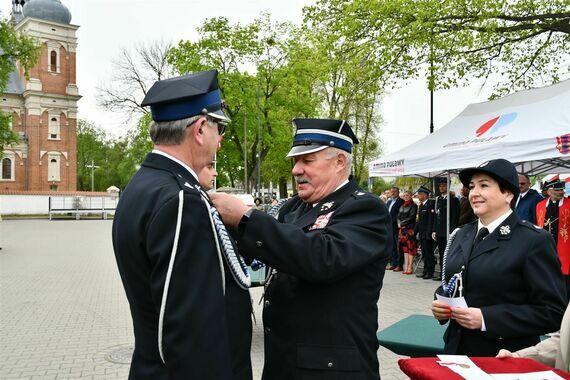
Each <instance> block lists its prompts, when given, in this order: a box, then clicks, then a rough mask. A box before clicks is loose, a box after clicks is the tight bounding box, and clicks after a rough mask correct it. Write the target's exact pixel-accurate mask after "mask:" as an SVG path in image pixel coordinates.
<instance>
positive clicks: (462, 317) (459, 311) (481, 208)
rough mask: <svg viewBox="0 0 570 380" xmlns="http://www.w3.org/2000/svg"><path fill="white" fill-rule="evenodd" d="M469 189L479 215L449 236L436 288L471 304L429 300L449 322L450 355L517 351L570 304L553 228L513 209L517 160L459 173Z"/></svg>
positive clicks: (552, 327)
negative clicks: (530, 220) (543, 226)
mask: <svg viewBox="0 0 570 380" xmlns="http://www.w3.org/2000/svg"><path fill="white" fill-rule="evenodd" d="M459 178H460V180H461V182H462V183H463V184H464V185H465V186H468V187H469V189H470V193H469V202H470V203H471V206H472V207H473V211H474V213H475V215H477V217H478V218H479V219H478V220H476V221H474V222H472V223H469V224H466V225H465V226H463V227H462V228H460V229H459V230H457V231H456V232H454V233H453V234H452V236H451V237H450V243H448V249H447V250H446V255H445V258H444V264H443V265H444V270H443V276H442V277H443V279H442V286H441V287H440V288H438V290H437V291H436V293H438V294H441V295H445V296H448V297H453V296H463V297H464V298H465V301H466V303H467V306H468V307H467V308H457V307H453V308H450V307H448V306H447V305H446V304H445V303H443V302H441V301H433V302H432V313H433V315H434V317H435V318H436V319H437V320H438V321H440V323H442V324H443V323H447V322H448V321H449V326H448V328H447V330H446V332H445V334H444V341H445V349H444V351H445V353H447V354H460V355H469V356H495V355H497V353H498V352H499V350H500V349H501V348H505V349H508V350H509V351H517V350H520V349H522V348H524V347H528V346H532V345H534V344H536V343H538V342H539V336H540V335H541V334H545V333H548V332H552V331H556V330H557V329H558V328H559V327H560V322H561V320H562V316H563V314H564V309H565V307H566V302H565V296H566V294H565V288H564V283H563V280H562V272H561V271H560V264H559V262H558V259H557V254H556V248H555V246H554V241H553V239H552V237H551V236H549V234H548V233H546V232H545V231H544V230H542V229H538V228H536V227H535V226H533V225H532V224H530V223H528V222H524V221H521V220H520V219H519V218H518V216H517V215H516V214H515V213H514V212H513V211H512V208H513V207H514V204H515V202H516V198H517V197H518V195H519V188H518V174H517V172H516V169H515V167H514V166H513V164H512V163H510V162H509V161H507V160H503V159H497V160H492V161H489V162H487V163H485V164H483V165H481V166H479V167H476V168H470V169H465V170H463V171H461V172H460V173H459Z"/></svg>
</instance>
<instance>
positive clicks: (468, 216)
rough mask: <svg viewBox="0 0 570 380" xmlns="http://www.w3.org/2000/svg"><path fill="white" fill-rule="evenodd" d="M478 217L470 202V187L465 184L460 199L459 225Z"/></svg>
mask: <svg viewBox="0 0 570 380" xmlns="http://www.w3.org/2000/svg"><path fill="white" fill-rule="evenodd" d="M475 219H477V217H476V216H475V214H474V213H473V208H472V207H471V203H469V188H468V187H465V186H463V187H462V188H461V198H460V199H459V223H458V226H459V227H461V226H463V225H464V224H467V223H471V222H472V221H474V220H475Z"/></svg>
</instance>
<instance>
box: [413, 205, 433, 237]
mask: <svg viewBox="0 0 570 380" xmlns="http://www.w3.org/2000/svg"><path fill="white" fill-rule="evenodd" d="M434 217H435V203H434V201H433V200H431V199H428V200H427V201H426V203H425V204H421V203H420V205H419V206H418V223H417V224H416V233H417V234H418V235H419V238H420V239H431V232H432V230H433V223H434Z"/></svg>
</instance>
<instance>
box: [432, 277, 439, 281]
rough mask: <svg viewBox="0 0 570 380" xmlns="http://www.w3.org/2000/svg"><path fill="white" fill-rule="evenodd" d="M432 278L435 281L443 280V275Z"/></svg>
mask: <svg viewBox="0 0 570 380" xmlns="http://www.w3.org/2000/svg"><path fill="white" fill-rule="evenodd" d="M432 280H434V281H441V276H436V277H434V278H432Z"/></svg>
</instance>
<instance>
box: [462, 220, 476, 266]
mask: <svg viewBox="0 0 570 380" xmlns="http://www.w3.org/2000/svg"><path fill="white" fill-rule="evenodd" d="M463 228H469V229H468V230H467V233H466V234H465V237H464V239H463V241H462V242H461V243H460V246H461V254H462V255H463V262H464V263H467V262H469V254H470V253H471V249H472V247H473V240H475V235H477V222H474V223H471V224H470V225H468V226H465V227H463Z"/></svg>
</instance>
